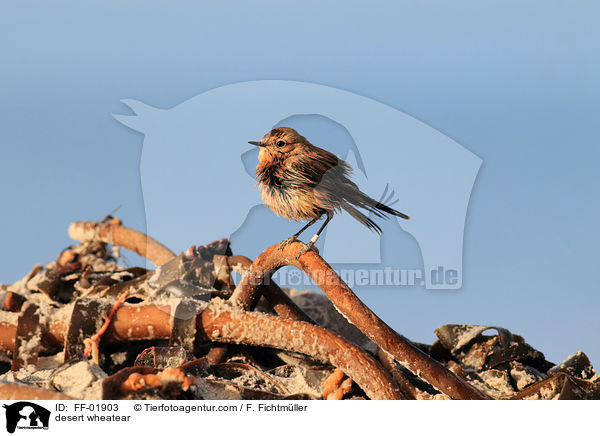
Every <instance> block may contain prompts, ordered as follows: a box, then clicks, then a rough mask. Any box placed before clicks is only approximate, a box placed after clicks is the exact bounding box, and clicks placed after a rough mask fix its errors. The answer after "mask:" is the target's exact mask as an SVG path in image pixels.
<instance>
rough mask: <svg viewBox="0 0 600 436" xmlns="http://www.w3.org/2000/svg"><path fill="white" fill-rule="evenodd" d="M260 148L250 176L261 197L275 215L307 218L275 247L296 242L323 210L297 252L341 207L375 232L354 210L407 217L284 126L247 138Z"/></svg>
mask: <svg viewBox="0 0 600 436" xmlns="http://www.w3.org/2000/svg"><path fill="white" fill-rule="evenodd" d="M249 143H250V144H252V145H256V146H258V147H260V151H259V153H258V165H257V166H256V177H257V179H258V183H259V184H260V191H261V195H262V201H263V203H265V205H267V206H268V207H269V208H270V209H271V210H272V211H273V212H275V214H277V215H281V216H283V217H284V218H287V219H290V220H294V221H304V220H306V221H308V224H306V225H305V226H304V227H302V228H301V229H300V230H299V231H298V232H297V233H295V234H294V235H292V236H290V237H289V238H287V239H286V240H284V241H283V242H281V244H280V245H279V248H280V249H281V248H283V247H284V246H285V245H287V244H289V243H291V242H294V241H297V240H298V236H300V234H301V233H302V232H304V231H305V230H306V229H307V228H309V227H310V226H312V225H313V224H314V223H315V222H317V220H319V219H320V218H321V217H322V216H323V215H326V216H327V218H326V220H325V222H324V223H323V225H322V226H321V228H319V230H318V231H317V233H316V234H315V235H314V236H313V237H312V239H311V240H310V242H309V243H308V244H306V245H305V246H304V248H303V249H302V250H301V251H300V252H299V253H298V256H300V255H301V254H302V253H304V252H305V251H307V250H311V249H313V247H314V245H315V242H317V240H318V239H319V235H320V234H321V232H322V231H323V229H324V228H325V226H327V224H328V223H329V221H331V219H332V218H333V215H334V213H336V212H339V211H340V210H341V209H344V210H345V211H346V212H348V213H349V214H350V215H352V217H354V218H355V219H357V220H358V221H360V222H361V223H362V224H364V225H365V226H367V227H368V228H369V229H371V230H373V231H375V232H377V233H381V228H380V227H379V226H378V225H377V224H376V223H375V222H374V221H373V220H372V219H371V218H369V217H368V216H367V215H365V214H364V213H362V212H361V211H360V210H358V209H359V208H360V209H364V210H365V211H367V212H372V213H373V214H374V215H376V216H378V217H385V215H384V213H387V214H390V215H394V216H398V217H401V218H404V219H409V217H408V216H407V215H405V214H403V213H402V212H398V211H397V210H394V209H392V208H391V207H389V206H386V205H385V204H382V203H380V202H379V201H376V200H373V199H372V198H371V197H369V196H368V195H366V194H364V193H362V192H361V191H360V190H359V189H358V186H356V184H355V183H354V182H352V181H351V180H350V178H349V177H350V175H351V173H352V168H351V167H350V165H348V164H347V163H346V162H344V161H343V160H342V159H339V158H338V157H337V156H336V155H334V154H333V153H330V152H328V151H327V150H323V149H322V148H319V147H316V146H314V145H312V144H311V143H310V142H308V140H307V139H306V138H305V137H304V136H302V135H300V134H299V133H298V132H296V131H295V130H294V129H292V128H290V127H278V128H276V129H273V130H271V131H270V132H269V133H267V134H266V135H265V136H264V137H263V138H262V139H261V140H260V141H249Z"/></svg>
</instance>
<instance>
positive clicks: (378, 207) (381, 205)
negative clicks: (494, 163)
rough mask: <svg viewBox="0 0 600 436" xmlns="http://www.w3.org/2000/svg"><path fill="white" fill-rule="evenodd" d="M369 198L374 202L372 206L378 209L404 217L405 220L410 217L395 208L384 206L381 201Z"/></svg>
mask: <svg viewBox="0 0 600 436" xmlns="http://www.w3.org/2000/svg"><path fill="white" fill-rule="evenodd" d="M369 200H371V201H373V202H375V203H376V204H375V205H374V206H373V207H375V208H377V209H379V210H382V211H384V212H385V213H389V214H390V215H394V216H399V217H400V218H404V219H405V220H409V219H410V217H409V216H408V215H406V214H404V213H402V212H398V211H397V210H396V209H392V208H391V207H389V206H386V205H385V204H383V203H380V202H378V201H375V200H373V199H372V198H369Z"/></svg>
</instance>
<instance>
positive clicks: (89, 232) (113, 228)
mask: <svg viewBox="0 0 600 436" xmlns="http://www.w3.org/2000/svg"><path fill="white" fill-rule="evenodd" d="M69 236H70V237H71V239H75V240H76V241H80V242H89V241H100V242H104V243H106V244H115V245H119V246H121V247H123V248H126V249H128V250H131V251H133V252H135V253H137V254H139V255H140V256H143V257H145V258H146V259H148V260H149V261H150V262H152V263H153V264H155V265H156V266H160V265H162V264H164V263H166V262H168V261H169V260H171V259H172V258H173V257H175V253H173V252H172V251H171V250H169V249H168V248H167V247H165V246H164V245H163V244H161V243H160V242H158V241H157V240H155V239H153V238H151V237H150V236H148V235H145V234H144V233H141V232H138V231H137V230H133V229H130V228H128V227H125V226H123V225H121V224H120V223H119V222H117V223H110V222H107V223H104V222H99V223H96V222H91V221H77V222H74V223H72V224H71V225H70V226H69Z"/></svg>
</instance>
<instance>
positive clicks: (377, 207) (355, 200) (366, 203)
mask: <svg viewBox="0 0 600 436" xmlns="http://www.w3.org/2000/svg"><path fill="white" fill-rule="evenodd" d="M354 186H356V185H354ZM345 197H346V200H347V201H348V202H349V203H352V204H353V205H355V206H358V207H360V208H363V209H366V210H368V211H369V212H371V213H373V214H374V215H376V216H378V217H380V218H386V216H385V215H384V214H383V213H382V212H385V213H387V214H390V215H394V216H397V217H400V218H403V219H405V220H408V219H410V217H409V216H408V215H406V214H404V213H402V212H399V211H397V210H396V209H392V208H391V207H390V206H388V205H386V204H384V202H385V203H389V202H390V201H391V200H393V197H394V191H392V192H390V193H389V194H388V186H386V187H385V190H384V191H383V194H382V195H381V199H380V200H379V201H377V200H374V199H372V198H371V197H369V196H368V195H366V194H365V193H363V192H361V191H360V190H359V189H358V188H356V189H349V190H347V191H346V195H345ZM397 202H398V200H397V199H396V200H394V201H392V203H391V204H394V203H397ZM347 212H348V213H350V214H351V215H352V216H354V218H356V219H357V220H359V221H360V222H362V223H363V224H365V225H366V226H367V227H369V228H372V227H371V226H369V225H367V224H366V223H365V222H364V220H362V219H360V218H357V217H356V216H355V215H353V213H352V212H350V211H349V210H347ZM356 213H360V212H358V211H356ZM361 215H362V214H361ZM363 216H364V215H363ZM365 218H366V219H369V218H368V217H366V216H365ZM371 222H372V221H371Z"/></svg>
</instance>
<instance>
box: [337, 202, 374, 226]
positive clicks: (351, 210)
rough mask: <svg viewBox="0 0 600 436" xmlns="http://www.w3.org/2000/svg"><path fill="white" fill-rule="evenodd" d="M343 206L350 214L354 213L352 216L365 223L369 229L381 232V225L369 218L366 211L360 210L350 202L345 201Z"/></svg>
mask: <svg viewBox="0 0 600 436" xmlns="http://www.w3.org/2000/svg"><path fill="white" fill-rule="evenodd" d="M342 208H343V209H344V210H345V211H346V212H348V213H349V214H350V215H352V218H354V219H355V220H357V221H358V222H360V223H362V224H364V225H365V226H367V227H368V228H369V229H371V230H373V231H375V232H377V233H381V227H379V226H378V225H377V224H376V223H375V221H373V220H372V219H371V218H369V217H368V216H366V215H365V214H364V213H362V212H360V211H359V210H358V209H356V208H354V207H352V206H351V205H350V204H349V203H343V204H342Z"/></svg>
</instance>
